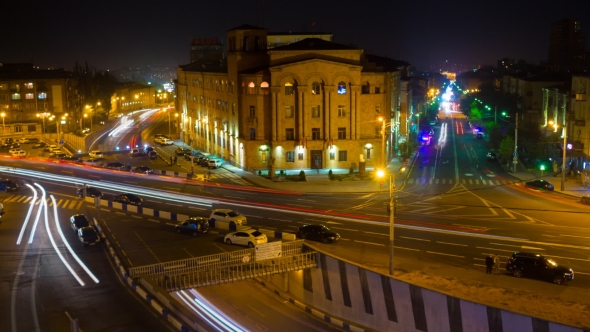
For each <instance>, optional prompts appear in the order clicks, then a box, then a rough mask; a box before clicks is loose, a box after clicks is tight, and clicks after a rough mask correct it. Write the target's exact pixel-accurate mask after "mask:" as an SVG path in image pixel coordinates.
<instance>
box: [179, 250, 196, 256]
mask: <svg viewBox="0 0 590 332" xmlns="http://www.w3.org/2000/svg"><path fill="white" fill-rule="evenodd" d="M182 250H184V252H186V253H187V254H188V255H189V256H191V258H193V257H195V256H193V254H191V253H190V252H189V251H188V250H186V248H182Z"/></svg>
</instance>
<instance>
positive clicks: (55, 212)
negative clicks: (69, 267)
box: [50, 195, 99, 284]
mask: <svg viewBox="0 0 590 332" xmlns="http://www.w3.org/2000/svg"><path fill="white" fill-rule="evenodd" d="M50 197H51V201H52V202H53V220H55V227H56V228H57V232H58V233H59V236H60V237H61V240H62V241H63V243H64V244H65V245H66V248H68V251H69V252H70V254H71V255H72V256H73V257H74V259H75V260H76V262H78V264H80V266H81V267H82V269H84V271H86V273H87V274H88V275H89V276H90V278H92V280H93V281H94V282H95V283H97V284H98V282H99V281H98V278H97V277H96V276H94V274H92V272H90V269H89V268H88V267H87V266H86V265H85V264H84V263H82V261H81V260H80V258H79V257H78V255H76V253H75V252H74V250H72V247H70V244H69V243H68V241H67V240H66V238H65V237H64V233H63V232H62V231H61V226H60V225H59V217H58V215H57V204H56V203H55V197H53V195H51V196H50Z"/></svg>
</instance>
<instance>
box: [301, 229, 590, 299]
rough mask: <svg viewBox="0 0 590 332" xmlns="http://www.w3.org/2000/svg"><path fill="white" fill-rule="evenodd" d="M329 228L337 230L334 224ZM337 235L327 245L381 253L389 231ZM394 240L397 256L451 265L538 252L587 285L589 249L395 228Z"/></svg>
mask: <svg viewBox="0 0 590 332" xmlns="http://www.w3.org/2000/svg"><path fill="white" fill-rule="evenodd" d="M332 229H333V230H336V228H334V227H332ZM340 235H341V236H342V238H341V240H340V241H339V242H338V243H335V244H329V245H328V246H334V247H336V248H338V247H340V246H342V247H346V248H348V249H351V250H354V248H357V249H358V250H367V248H371V250H373V251H375V252H378V253H381V254H387V253H388V250H389V234H373V233H371V234H367V233H363V232H361V231H359V232H348V231H341V232H340ZM306 241H307V240H306ZM394 241H395V242H394V243H395V245H394V248H395V250H396V255H398V254H400V253H401V254H402V255H406V254H407V255H416V256H413V257H417V258H419V259H421V260H429V261H431V262H438V263H444V264H447V265H451V266H466V265H472V266H473V267H477V266H482V264H484V263H485V262H484V259H485V257H486V256H487V255H490V254H497V255H499V256H500V258H501V263H502V266H503V265H504V264H505V262H506V260H507V259H508V257H510V256H511V255H512V253H514V252H518V251H528V252H538V253H541V254H543V255H547V256H549V257H552V258H554V259H555V260H556V261H557V262H558V263H559V264H562V265H564V266H568V267H570V268H572V269H573V270H574V272H575V274H576V278H575V280H576V285H577V286H578V287H581V288H586V289H587V288H590V267H589V264H588V263H589V262H590V259H588V252H589V251H590V248H589V249H586V250H579V249H572V248H560V247H553V246H551V244H550V243H546V244H541V243H537V244H534V247H533V246H532V245H531V244H529V243H526V242H521V243H519V242H514V241H505V240H501V239H481V238H477V237H466V236H458V235H453V234H443V233H426V232H419V231H415V230H407V229H396V230H395V238H394ZM313 243H314V244H315V243H316V242H313Z"/></svg>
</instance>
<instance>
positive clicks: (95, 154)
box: [88, 150, 103, 158]
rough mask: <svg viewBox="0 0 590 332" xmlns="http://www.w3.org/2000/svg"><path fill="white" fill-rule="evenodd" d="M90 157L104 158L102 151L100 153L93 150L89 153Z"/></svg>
mask: <svg viewBox="0 0 590 332" xmlns="http://www.w3.org/2000/svg"><path fill="white" fill-rule="evenodd" d="M88 156H89V157H90V158H102V157H103V154H102V151H100V150H92V151H90V152H89V153H88Z"/></svg>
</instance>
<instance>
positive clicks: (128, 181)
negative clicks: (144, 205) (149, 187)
mask: <svg viewBox="0 0 590 332" xmlns="http://www.w3.org/2000/svg"><path fill="white" fill-rule="evenodd" d="M123 183H129V184H137V182H131V181H123Z"/></svg>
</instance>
